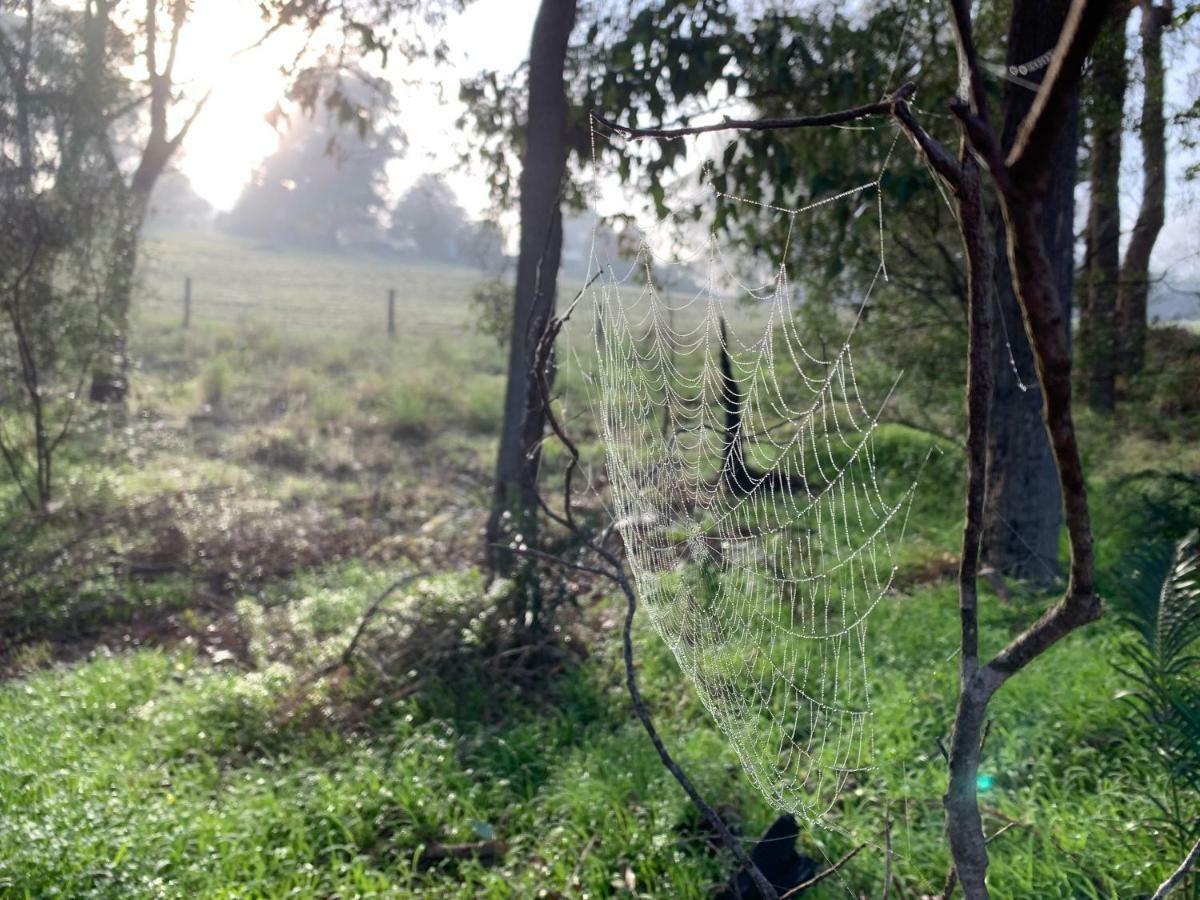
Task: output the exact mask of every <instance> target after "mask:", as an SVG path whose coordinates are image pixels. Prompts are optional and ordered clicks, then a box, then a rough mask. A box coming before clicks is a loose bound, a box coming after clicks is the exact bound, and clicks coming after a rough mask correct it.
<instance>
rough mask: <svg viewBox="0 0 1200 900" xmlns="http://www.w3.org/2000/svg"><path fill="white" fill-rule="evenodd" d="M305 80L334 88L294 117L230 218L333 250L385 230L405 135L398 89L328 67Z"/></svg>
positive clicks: (232, 223) (232, 224)
mask: <svg viewBox="0 0 1200 900" xmlns="http://www.w3.org/2000/svg"><path fill="white" fill-rule="evenodd" d="M301 82H302V83H303V84H309V83H310V82H311V83H313V88H312V90H313V91H315V92H318V93H321V92H323V93H324V94H325V95H326V97H327V99H326V100H325V104H324V108H323V109H322V110H321V111H320V112H315V113H314V114H311V115H305V114H297V115H292V116H290V117H289V118H288V119H287V125H286V130H284V132H283V133H282V135H281V136H280V139H279V148H278V149H277V150H276V151H275V152H274V153H273V154H271V155H270V156H268V157H267V158H266V159H265V160H263V162H262V164H261V165H260V166H259V168H258V170H257V171H256V172H255V173H254V175H253V177H252V179H251V181H250V183H249V184H247V185H246V187H245V188H244V189H243V190H242V193H241V196H240V197H239V198H238V201H237V203H236V204H235V205H234V207H233V209H232V210H230V212H229V214H228V216H227V217H225V218H224V220H223V225H224V227H226V228H227V229H228V230H229V231H231V232H233V233H234V234H239V235H242V236H245V237H251V238H254V239H256V240H260V241H266V242H269V243H278V244H281V245H284V246H295V247H310V248H325V249H332V248H336V247H339V246H341V245H343V244H345V243H348V242H351V241H353V240H354V239H355V237H356V236H358V237H361V236H363V235H366V234H371V233H373V232H378V231H379V230H381V228H382V224H381V219H382V216H383V213H384V209H385V203H386V201H385V198H384V190H385V186H386V174H387V173H386V166H387V164H388V162H389V161H390V160H392V159H393V158H395V156H396V155H397V153H398V152H399V147H400V144H401V141H402V137H401V135H400V133H399V130H398V129H397V128H396V127H395V126H393V125H390V124H389V123H387V122H386V115H387V113H388V111H389V110H390V108H391V102H392V101H391V91H390V89H389V88H388V87H387V86H386V85H385V84H384V83H383V82H381V81H379V80H378V79H374V78H371V77H370V76H368V75H366V74H365V73H363V72H361V71H350V72H332V71H330V70H328V69H324V68H322V69H319V70H311V71H310V72H307V73H305V74H304V76H303V77H302V79H301ZM334 82H336V85H335V84H334ZM341 98H346V99H347V100H348V102H347V103H343V102H342V99H341Z"/></svg>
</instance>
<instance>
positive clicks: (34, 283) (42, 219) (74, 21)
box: [0, 0, 129, 514]
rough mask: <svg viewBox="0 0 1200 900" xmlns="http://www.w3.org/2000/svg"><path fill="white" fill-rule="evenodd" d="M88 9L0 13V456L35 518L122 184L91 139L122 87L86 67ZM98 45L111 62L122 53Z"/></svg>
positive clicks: (80, 379)
mask: <svg viewBox="0 0 1200 900" xmlns="http://www.w3.org/2000/svg"><path fill="white" fill-rule="evenodd" d="M92 12H93V11H92V9H91V7H90V6H85V7H84V8H83V9H82V10H78V9H73V8H65V7H58V6H51V7H48V8H38V9H35V4H34V3H33V2H32V0H27V2H25V3H24V4H23V6H22V8H21V10H20V14H15V13H7V12H6V13H3V14H0V233H3V235H4V240H3V242H0V457H2V458H3V462H4V465H5V467H6V469H7V470H8V473H9V475H10V476H11V477H12V479H13V481H14V482H15V483H16V485H17V487H18V490H19V495H20V496H21V497H22V498H23V499H24V501H25V502H26V504H27V505H28V507H29V508H30V509H31V510H32V511H33V512H35V513H38V514H45V513H48V512H50V511H51V509H52V508H53V505H54V500H55V496H56V489H55V485H56V482H55V477H54V476H55V461H56V457H57V455H58V451H59V450H60V448H61V447H62V446H63V445H64V442H65V441H66V440H67V438H68V436H70V435H71V433H72V430H73V428H74V426H75V425H76V424H77V422H78V418H79V417H78V415H77V414H78V401H79V396H80V393H81V391H82V388H83V385H84V383H85V380H86V376H87V374H88V370H89V367H90V366H91V364H92V362H93V361H94V360H95V358H96V356H97V355H98V353H99V351H100V349H101V338H102V335H103V324H104V322H105V314H106V303H107V296H108V289H109V286H110V284H111V278H112V277H113V272H114V271H118V270H119V269H120V266H121V265H122V263H123V260H122V259H121V258H120V257H119V256H118V254H119V253H120V252H121V248H122V244H121V227H122V220H121V206H120V201H121V199H122V189H123V185H122V184H121V181H120V179H119V177H118V176H117V175H116V174H115V171H114V162H113V160H112V159H111V147H110V146H109V144H108V143H107V142H106V141H104V140H100V139H98V138H97V134H98V131H99V128H98V121H99V120H100V119H102V118H104V117H107V118H106V119H105V121H108V120H111V118H113V116H114V114H113V113H111V112H110V111H111V110H112V109H113V107H118V108H119V106H120V105H121V104H125V103H128V102H129V92H128V85H127V84H126V83H125V82H124V80H123V79H121V78H119V77H109V76H108V75H107V70H106V69H105V68H104V67H100V66H97V64H96V60H95V59H94V54H95V53H96V52H97V48H96V46H95V43H94V41H95V34H94V32H93V30H92V29H94V27H95V21H94V18H93V15H92ZM106 46H107V52H109V53H111V54H112V57H113V58H112V61H111V64H112V65H113V66H116V65H119V64H120V61H121V60H122V59H127V58H128V56H127V50H128V47H127V46H126V45H124V44H123V43H121V42H119V41H113V42H111V43H109V44H107V45H106ZM95 73H99V74H95ZM90 74H95V78H94V79H93V80H90V81H89V80H88V76H89V75H90Z"/></svg>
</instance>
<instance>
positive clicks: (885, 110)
mask: <svg viewBox="0 0 1200 900" xmlns="http://www.w3.org/2000/svg"><path fill="white" fill-rule="evenodd" d="M916 91H917V86H916V85H915V84H913V83H912V82H911V81H910V82H908V83H907V84H904V85H901V86H900V87H899V88H897V89H896V91H895V92H893V93H892V95H891V96H890V97H888V98H887V99H886V100H880V101H879V102H878V103H868V104H865V105H864V106H856V107H854V108H853V109H843V110H839V111H838V112H831V113H822V114H821V115H817V116H792V117H784V118H771V119H723V120H722V121H720V122H713V123H712V124H710V125H690V126H683V127H680V128H630V127H629V126H627V125H618V124H617V123H616V122H614V121H612V120H611V119H608V118H605V117H604V116H603V115H601V114H600V113H598V112H596V111H595V110H592V114H591V115H592V118H593V119H594V120H595V121H597V122H599V123H600V124H601V125H604V126H605V127H606V128H610V129H612V130H613V131H615V132H618V133H619V134H623V135H625V136H626V137H631V138H677V137H686V136H687V135H691V134H707V133H709V132H713V131H781V130H789V129H795V128H823V127H827V126H830V125H844V124H846V123H847V122H855V121H857V120H858V119H866V118H869V117H871V116H887V115H891V114H892V108H893V107H894V106H895V104H896V103H898V102H900V101H904V100H909V99H911V98H912V96H913V94H915V93H916Z"/></svg>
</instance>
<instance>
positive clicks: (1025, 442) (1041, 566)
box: [983, 0, 1078, 583]
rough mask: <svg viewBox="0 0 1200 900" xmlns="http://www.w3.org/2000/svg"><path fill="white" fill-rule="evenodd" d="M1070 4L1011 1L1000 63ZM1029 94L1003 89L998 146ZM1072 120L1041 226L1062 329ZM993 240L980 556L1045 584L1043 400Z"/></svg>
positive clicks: (1041, 35)
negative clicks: (992, 316) (993, 281)
mask: <svg viewBox="0 0 1200 900" xmlns="http://www.w3.org/2000/svg"><path fill="white" fill-rule="evenodd" d="M1069 6H1070V3H1069V0H1014V3H1013V8H1012V19H1011V23H1010V27H1009V40H1008V63H1009V65H1014V66H1015V65H1021V64H1023V63H1027V62H1029V61H1030V60H1034V59H1037V58H1038V57H1039V56H1040V55H1041V54H1043V53H1044V52H1045V51H1047V50H1049V49H1051V48H1052V47H1053V46H1054V43H1055V41H1056V40H1057V39H1058V35H1059V32H1060V31H1061V30H1062V25H1063V21H1064V20H1065V18H1066V14H1067V9H1068V7H1069ZM1045 71H1046V70H1045V69H1042V70H1041V71H1040V72H1034V73H1030V74H1028V75H1026V76H1024V77H1025V78H1026V79H1027V80H1038V79H1039V76H1040V75H1042V74H1044V73H1045ZM1033 97H1034V93H1033V91H1031V90H1029V89H1028V88H1027V87H1022V86H1020V85H1017V84H1013V83H1011V82H1009V83H1006V85H1005V92H1004V132H1003V137H1002V140H1003V144H1004V146H1005V147H1006V148H1007V147H1009V146H1011V144H1012V142H1013V140H1014V138H1015V136H1016V130H1017V126H1018V125H1019V124H1020V121H1021V118H1022V117H1023V116H1024V115H1025V113H1026V112H1027V111H1028V110H1029V108H1030V106H1031V105H1032V103H1033ZM1077 119H1078V104H1077V102H1076V101H1075V100H1074V99H1073V100H1072V101H1071V103H1070V104H1069V106H1068V112H1067V116H1066V119H1065V121H1064V122H1063V125H1062V129H1061V131H1060V132H1059V133H1058V136H1057V138H1056V140H1055V149H1054V162H1053V167H1052V168H1053V171H1052V175H1051V183H1050V188H1049V189H1048V191H1047V192H1046V198H1045V206H1044V212H1043V219H1042V236H1043V240H1044V241H1045V246H1046V253H1047V256H1048V257H1049V259H1050V264H1051V266H1052V268H1053V270H1054V275H1055V282H1056V284H1055V287H1056V289H1057V296H1058V298H1059V302H1060V304H1061V305H1062V308H1063V311H1064V313H1065V314H1066V316H1067V321H1068V322H1069V321H1070V308H1071V286H1072V281H1073V280H1074V269H1075V266H1074V253H1073V251H1074V222H1073V219H1074V215H1075V170H1076V160H1075V154H1076V145H1077V141H1078V133H1077V131H1078V125H1077ZM995 239H996V244H997V253H996V268H995V278H996V306H997V309H996V310H995V318H996V326H995V327H994V328H993V329H992V371H993V373H994V374H993V389H992V404H991V416H990V422H989V427H988V475H987V500H986V506H985V510H984V532H983V559H984V562H986V563H987V564H988V565H990V566H992V567H993V568H994V569H996V570H997V571H998V572H1000V573H1001V574H1003V575H1006V576H1009V577H1013V578H1021V579H1028V580H1030V581H1033V582H1035V583H1045V582H1048V581H1051V580H1053V579H1054V578H1056V577H1057V575H1058V538H1059V531H1060V529H1061V527H1062V503H1061V495H1060V493H1059V485H1058V475H1057V472H1056V470H1055V466H1054V459H1053V457H1052V455H1051V452H1050V444H1049V441H1048V439H1047V437H1046V429H1045V426H1044V425H1043V423H1042V414H1041V407H1042V397H1041V394H1040V392H1039V391H1038V389H1037V376H1036V374H1035V371H1034V361H1033V354H1032V353H1031V351H1030V348H1029V341H1028V339H1027V337H1026V335H1025V327H1024V323H1023V321H1022V318H1021V312H1020V309H1019V308H1018V305H1017V300H1016V297H1015V295H1014V293H1013V286H1012V274H1011V271H1010V269H1009V261H1008V254H1007V247H1006V240H1005V236H1004V224H1003V222H1000V221H997V223H996V238H995ZM1010 344H1011V348H1012V351H1011V352H1012V358H1011V360H1010V358H1009V345H1010ZM1014 366H1015V368H1016V370H1017V371H1016V372H1014V371H1013V369H1014ZM1018 373H1019V374H1018ZM1018 379H1020V380H1018Z"/></svg>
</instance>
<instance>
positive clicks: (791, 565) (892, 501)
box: [577, 135, 915, 823]
mask: <svg viewBox="0 0 1200 900" xmlns="http://www.w3.org/2000/svg"><path fill="white" fill-rule="evenodd" d="M595 137H596V136H595V135H593V140H595ZM892 146H893V147H894V146H895V144H894V143H893V145H892ZM889 156H890V154H889ZM885 166H886V163H885ZM881 174H882V173H881ZM880 187H881V184H880V180H879V179H876V180H875V181H874V182H873V183H870V184H866V185H862V186H859V187H856V188H852V189H850V190H848V191H845V192H843V193H840V194H837V195H835V196H833V197H830V198H828V199H826V200H822V201H819V202H817V203H813V204H809V205H808V206H805V207H801V208H797V209H788V208H782V207H775V206H765V208H764V213H765V214H769V215H781V216H783V217H785V219H786V221H787V224H788V228H789V235H790V228H791V225H792V224H794V222H795V219H796V217H797V216H798V215H803V214H810V213H815V212H817V211H818V210H819V208H820V207H823V206H826V205H828V204H831V203H839V202H843V203H844V202H862V200H863V199H864V195H865V196H866V197H868V198H869V197H870V192H874V193H875V195H876V196H875V198H872V199H874V200H875V203H874V204H873V205H875V206H876V207H877V209H878V215H879V226H880V240H881V258H880V265H879V268H878V270H877V271H876V273H875V277H874V279H873V280H872V281H871V283H870V285H869V286H868V287H867V290H866V291H865V296H863V298H862V301H861V305H860V308H859V316H861V310H862V307H864V306H865V305H866V303H867V301H868V300H869V299H870V295H871V292H872V291H873V290H874V289H875V288H876V286H877V285H878V283H879V282H880V281H881V280H883V279H886V267H885V265H884V262H883V259H882V238H883V218H882V215H883V213H882V210H883V206H882V201H881V199H880V198H879V191H880ZM594 199H595V198H594ZM729 199H730V200H732V201H734V202H750V201H744V200H740V199H739V198H737V197H729ZM759 205H762V204H759ZM868 208H869V207H868ZM597 246H598V242H597V241H595V240H593V249H592V257H593V258H592V260H591V263H590V267H591V272H590V273H589V275H592V273H596V272H599V273H600V274H599V275H598V276H595V277H594V280H592V279H590V280H589V287H588V289H587V291H586V294H587V296H588V298H589V299H590V305H591V306H592V315H591V317H590V320H591V323H592V327H591V335H590V337H591V340H590V341H588V342H587V344H589V345H590V346H588V347H586V348H585V349H584V350H582V351H581V352H580V354H579V360H580V362H581V364H582V366H583V369H584V379H583V380H584V382H585V384H586V385H587V388H588V392H589V395H590V398H591V401H592V404H593V408H594V410H595V412H596V417H597V421H598V427H599V430H600V435H601V438H602V440H603V444H604V448H605V451H606V460H607V472H608V478H609V482H610V486H611V503H612V513H613V515H614V517H615V521H616V523H617V528H618V529H619V530H620V533H621V536H622V538H623V540H624V543H625V548H626V552H627V555H628V560H629V564H630V568H631V570H632V573H633V576H634V580H635V583H636V586H637V589H638V593H639V595H640V599H641V602H642V604H643V606H644V608H645V610H646V612H647V614H648V616H649V618H650V620H651V622H652V623H653V624H654V627H655V628H656V629H657V631H658V633H659V634H660V635H661V636H662V637H663V639H664V640H665V641H666V642H667V644H668V645H669V646H670V648H671V650H672V651H673V652H674V655H675V658H676V659H677V660H678V662H679V665H680V667H681V668H682V669H683V671H684V672H685V673H686V674H687V675H688V677H689V678H690V679H691V681H692V682H693V684H694V685H695V687H696V690H697V691H698V693H699V696H700V698H701V700H702V701H703V702H704V705H705V706H706V707H707V708H708V710H709V711H710V712H711V714H712V716H713V718H714V720H715V722H716V724H717V726H718V727H719V728H720V730H721V731H722V732H723V733H724V734H725V736H726V737H727V738H728V739H729V741H730V742H731V743H732V745H733V747H734V749H735V750H736V752H737V754H738V756H739V757H740V758H741V761H742V763H743V765H744V767H745V769H746V771H747V773H748V774H749V776H750V778H751V779H752V780H753V782H754V783H755V784H756V785H757V786H758V788H759V789H760V790H762V792H763V793H764V795H765V796H766V797H767V798H768V799H769V800H771V801H772V802H773V803H774V804H775V805H776V806H777V807H779V808H781V809H785V810H788V811H790V812H792V813H794V814H796V815H797V816H798V817H800V818H802V819H804V820H805V821H808V822H810V823H815V822H817V821H819V820H821V819H822V817H823V816H824V814H825V813H826V812H827V811H828V810H829V808H830V805H831V804H832V803H833V802H834V801H835V800H836V798H837V796H838V795H839V793H840V792H841V790H842V789H843V788H844V787H845V786H846V784H847V782H848V781H849V780H851V779H859V780H861V779H862V778H864V777H866V776H865V775H864V774H862V773H865V772H866V771H867V770H869V769H871V768H872V767H873V763H874V760H875V747H874V743H873V740H872V732H871V702H870V700H871V687H870V673H869V670H868V666H867V657H868V639H869V636H868V627H867V626H868V622H869V619H870V616H871V613H872V611H873V610H874V609H875V608H876V607H877V606H878V604H879V603H880V602H882V600H883V598H884V597H885V595H886V594H887V592H888V591H889V589H890V587H891V585H892V581H893V579H894V577H895V573H896V566H895V563H894V554H895V550H896V545H897V542H898V541H899V539H900V537H901V536H902V533H903V530H904V525H905V521H906V518H907V513H908V509H909V506H910V503H911V500H912V496H913V492H914V490H915V482H912V483H910V484H905V485H904V486H903V487H901V488H900V489H898V490H892V491H891V493H892V494H893V495H894V496H891V497H889V496H888V493H889V492H888V491H887V490H885V489H884V487H883V484H886V483H887V481H888V480H887V479H883V478H881V475H880V473H879V472H878V471H877V468H876V464H875V432H876V428H877V425H878V420H879V412H880V409H881V407H882V402H886V398H878V399H877V400H876V402H875V404H874V405H872V404H871V403H870V402H868V400H867V399H866V398H864V397H863V396H862V395H861V393H860V391H859V385H858V380H857V378H856V373H855V366H854V357H853V352H852V347H851V343H850V337H851V336H852V334H853V330H854V325H857V323H858V317H857V316H856V317H855V322H854V324H853V325H850V326H849V332H850V334H848V336H847V338H846V340H845V342H844V343H842V344H841V346H839V347H837V348H836V349H835V350H834V351H833V352H825V353H814V352H813V350H811V349H810V348H808V347H806V346H805V343H804V341H803V339H802V336H801V334H800V331H799V327H798V324H797V321H796V319H795V317H794V300H793V296H792V286H791V283H790V279H789V274H788V266H787V260H786V255H787V254H786V251H785V253H784V259H782V260H780V261H779V263H778V264H777V265H776V266H775V267H774V274H773V276H772V277H770V278H769V280H768V281H767V283H766V285H764V286H763V287H762V288H752V287H748V286H747V285H745V284H743V283H742V282H741V281H740V280H739V279H738V277H737V276H736V275H734V274H733V273H732V272H731V271H730V270H729V267H728V265H727V264H726V261H725V257H724V254H723V253H722V249H721V245H720V243H719V241H718V238H717V236H716V235H715V234H713V235H710V236H709V237H708V239H707V241H706V242H705V251H704V252H703V253H702V254H699V256H700V257H701V258H700V259H698V260H697V262H698V263H699V265H700V266H701V267H702V268H703V270H704V271H703V273H702V278H701V279H700V280H701V281H702V284H701V286H700V287H699V289H697V290H695V291H694V292H692V293H690V294H689V295H687V296H685V297H678V296H672V295H669V294H667V293H664V292H663V291H661V290H660V289H659V288H658V287H657V286H656V278H657V276H658V272H659V269H660V268H661V266H660V262H661V259H660V257H659V255H658V254H656V252H655V251H654V249H653V247H652V245H651V242H650V240H649V239H648V235H647V233H646V232H645V231H640V232H638V234H637V249H636V252H634V253H633V260H632V264H631V262H630V260H629V259H628V258H626V259H624V260H623V261H618V260H616V259H597V258H596V256H597V255H598V253H599V251H598V249H597ZM618 273H622V274H618ZM739 293H740V294H742V295H743V297H741V298H739V297H738V296H737V295H738V294H739ZM731 295H732V296H731ZM747 298H748V305H749V306H750V307H751V308H752V315H748V314H747V310H746V305H747V304H745V303H743V304H741V305H739V304H738V302H737V301H738V300H739V299H740V300H746V299H747ZM751 318H754V319H756V320H757V322H758V324H757V325H751V324H748V322H749V321H750V319H751ZM735 326H736V329H737V330H741V331H742V332H744V333H745V339H743V338H740V337H739V335H738V333H737V330H735ZM577 346H578V345H577ZM593 354H594V355H593ZM881 401H882V402H881Z"/></svg>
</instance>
